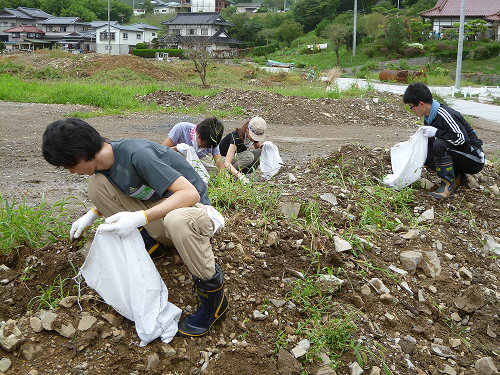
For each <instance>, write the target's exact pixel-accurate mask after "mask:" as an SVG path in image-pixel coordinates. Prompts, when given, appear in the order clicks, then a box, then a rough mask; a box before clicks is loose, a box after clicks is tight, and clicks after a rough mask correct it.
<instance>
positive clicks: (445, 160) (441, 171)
mask: <svg viewBox="0 0 500 375" xmlns="http://www.w3.org/2000/svg"><path fill="white" fill-rule="evenodd" d="M434 163H435V164H436V173H437V175H438V176H439V177H441V185H440V186H439V188H438V189H437V190H436V191H435V192H433V193H427V194H428V195H430V196H431V197H433V198H436V199H445V198H448V197H450V196H453V194H454V192H455V190H454V186H455V170H454V169H453V158H452V157H451V156H444V157H435V158H434Z"/></svg>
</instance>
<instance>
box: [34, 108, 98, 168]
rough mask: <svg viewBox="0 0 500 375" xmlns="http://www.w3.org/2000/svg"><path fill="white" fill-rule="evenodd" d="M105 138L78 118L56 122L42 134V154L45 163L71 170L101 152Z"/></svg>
mask: <svg viewBox="0 0 500 375" xmlns="http://www.w3.org/2000/svg"><path fill="white" fill-rule="evenodd" d="M104 142H106V138H103V137H101V135H100V134H99V133H98V132H97V130H95V129H94V128H93V127H92V126H90V125H89V124H88V123H86V122H85V121H83V120H81V119H79V118H75V117H72V118H67V119H63V120H57V121H54V122H53V123H51V124H49V125H48V126H47V129H45V132H44V133H43V143H42V153H43V157H44V158H45V160H47V162H49V163H50V164H52V165H55V166H57V167H64V168H73V167H74V166H75V165H77V164H78V163H80V162H81V161H82V160H85V161H89V160H92V159H94V157H95V155H96V154H97V153H98V152H99V151H100V150H101V148H102V146H103V144H104Z"/></svg>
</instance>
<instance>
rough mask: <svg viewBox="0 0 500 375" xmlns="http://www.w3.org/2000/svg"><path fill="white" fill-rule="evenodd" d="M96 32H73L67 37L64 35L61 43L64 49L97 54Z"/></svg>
mask: <svg viewBox="0 0 500 375" xmlns="http://www.w3.org/2000/svg"><path fill="white" fill-rule="evenodd" d="M95 34H96V32H95V30H85V31H73V32H72V33H69V34H67V35H63V36H62V38H61V40H60V42H58V44H61V45H62V47H63V48H65V49H67V50H69V51H73V53H78V52H95V51H96V38H95Z"/></svg>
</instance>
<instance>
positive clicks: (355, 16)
mask: <svg viewBox="0 0 500 375" xmlns="http://www.w3.org/2000/svg"><path fill="white" fill-rule="evenodd" d="M357 18H358V0H354V35H353V36H352V55H353V56H356V21H357Z"/></svg>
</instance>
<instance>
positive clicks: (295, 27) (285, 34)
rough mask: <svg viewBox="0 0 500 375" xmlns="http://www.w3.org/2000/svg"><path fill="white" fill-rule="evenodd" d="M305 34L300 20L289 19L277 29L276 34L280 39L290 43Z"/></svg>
mask: <svg viewBox="0 0 500 375" xmlns="http://www.w3.org/2000/svg"><path fill="white" fill-rule="evenodd" d="M302 35H304V32H303V31H302V25H301V24H300V23H298V22H293V21H288V22H285V23H284V24H283V25H281V27H279V28H278V29H277V30H276V33H275V34H274V36H275V37H276V39H278V40H279V41H282V42H285V43H286V44H287V45H290V43H292V41H294V40H295V39H297V38H299V37H301V36H302Z"/></svg>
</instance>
